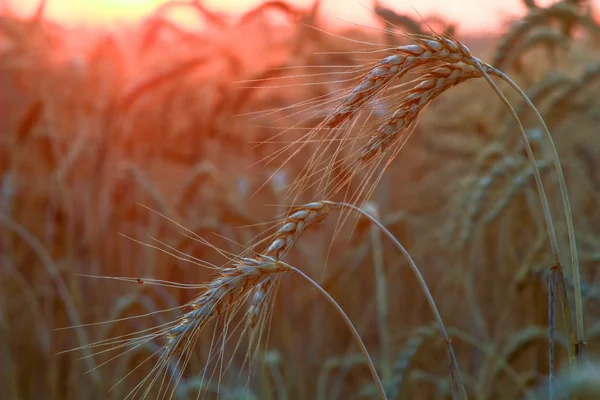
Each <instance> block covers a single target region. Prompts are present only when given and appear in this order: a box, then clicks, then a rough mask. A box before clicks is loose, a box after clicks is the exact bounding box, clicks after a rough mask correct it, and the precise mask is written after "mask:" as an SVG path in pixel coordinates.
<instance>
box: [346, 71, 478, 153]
mask: <svg viewBox="0 0 600 400" xmlns="http://www.w3.org/2000/svg"><path fill="white" fill-rule="evenodd" d="M480 76H481V72H480V71H479V70H478V69H477V68H476V67H475V66H473V65H468V64H465V63H462V62H461V63H455V64H448V65H446V66H444V67H440V68H437V69H435V70H434V71H432V72H429V73H426V74H424V75H422V76H421V77H420V78H419V79H418V81H417V82H418V83H417V85H416V86H415V87H414V88H413V89H410V90H409V91H408V92H407V94H406V96H405V97H404V98H403V99H402V100H401V102H400V103H399V104H398V105H397V109H396V111H394V113H392V115H390V116H389V117H388V118H387V120H386V121H385V122H384V123H383V124H381V125H380V126H379V128H377V131H376V133H375V134H374V135H373V136H371V138H370V139H369V141H368V142H367V144H365V145H364V146H363V147H362V149H361V150H360V153H359V157H358V159H359V160H360V161H364V162H368V161H371V160H373V159H374V158H375V157H376V156H377V155H378V154H381V153H383V152H385V150H387V148H388V147H389V146H390V145H391V144H392V143H393V142H395V140H396V139H397V138H398V137H399V136H400V134H401V133H402V132H405V131H409V130H410V129H411V128H412V127H413V125H414V123H415V122H416V121H417V120H418V118H419V116H420V114H421V113H422V112H423V111H424V110H425V108H426V107H427V106H428V105H429V103H431V101H432V100H433V99H435V98H436V97H438V96H439V95H441V94H442V93H444V92H445V91H447V90H449V89H450V88H452V87H453V86H456V85H458V84H459V83H461V82H464V81H465V80H467V79H471V78H476V77H480Z"/></svg>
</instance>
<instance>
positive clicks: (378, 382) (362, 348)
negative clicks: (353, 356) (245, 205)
mask: <svg viewBox="0 0 600 400" xmlns="http://www.w3.org/2000/svg"><path fill="white" fill-rule="evenodd" d="M290 267H291V269H292V271H293V272H294V273H296V274H297V275H299V276H301V277H302V278H304V279H305V280H306V281H308V282H309V283H310V284H311V285H313V286H314V287H315V288H316V289H317V290H318V291H319V292H321V294H322V295H323V296H325V297H326V298H327V300H328V301H329V302H330V303H331V305H332V306H334V307H335V309H336V311H337V312H338V313H339V314H340V316H341V317H342V319H343V320H344V322H345V323H346V325H347V326H348V329H350V332H352V336H354V339H355V340H356V343H357V344H358V346H359V347H360V351H361V352H362V353H363V355H364V356H365V358H366V359H367V365H368V366H369V371H370V372H371V376H372V377H373V381H375V386H377V391H378V392H379V397H380V398H381V400H387V396H386V395H385V389H384V388H383V384H382V383H381V379H379V375H377V369H376V368H375V364H374V363H373V360H372V359H371V356H370V355H369V352H368V351H367V347H366V346H365V344H364V342H363V341H362V339H361V338H360V335H359V334H358V331H357V330H356V328H355V327H354V325H353V324H352V321H350V318H348V315H346V313H345V312H344V310H343V309H342V307H340V305H339V304H338V303H337V302H336V301H335V300H334V298H333V297H331V295H330V294H329V293H327V291H326V290H325V289H323V288H322V287H321V285H319V284H318V283H317V282H315V281H314V280H313V279H312V278H311V277H309V276H308V275H306V274H305V273H304V272H302V271H300V270H299V269H298V268H296V267H293V266H291V265H290Z"/></svg>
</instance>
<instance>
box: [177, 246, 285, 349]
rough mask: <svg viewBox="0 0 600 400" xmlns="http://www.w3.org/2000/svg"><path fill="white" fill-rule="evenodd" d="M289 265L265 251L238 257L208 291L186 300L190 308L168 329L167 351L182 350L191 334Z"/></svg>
mask: <svg viewBox="0 0 600 400" xmlns="http://www.w3.org/2000/svg"><path fill="white" fill-rule="evenodd" d="M290 268H291V267H290V266H289V265H288V264H285V263H283V262H280V261H277V260H275V259H274V258H272V257H269V256H265V255H258V256H256V257H255V258H242V259H240V260H237V261H235V262H234V264H233V267H231V268H222V269H221V270H220V275H221V276H219V277H218V278H216V279H215V280H213V281H212V282H211V283H210V284H208V285H207V290H206V292H204V293H202V294H201V295H200V296H198V297H197V298H195V299H194V300H192V301H191V302H189V303H188V304H187V307H188V308H189V309H190V311H188V312H186V313H185V314H183V315H182V316H181V317H180V318H179V323H178V324H177V326H175V327H174V328H172V329H171V330H169V332H168V333H167V339H168V343H167V345H166V351H167V352H168V353H175V352H180V351H181V350H182V347H183V346H186V345H187V344H188V343H189V341H190V339H189V335H194V334H196V333H197V332H199V331H200V330H201V329H202V328H203V327H204V326H205V325H206V323H207V322H208V321H210V320H211V319H212V318H215V317H217V316H219V315H221V314H222V313H223V312H225V311H226V310H227V309H228V308H230V307H231V306H232V305H233V304H235V303H236V302H238V301H240V300H243V299H244V298H245V295H246V294H248V293H249V292H250V291H252V290H253V289H254V288H255V287H256V285H257V284H258V283H259V282H260V281H261V280H263V279H265V277H266V276H271V275H274V274H279V273H282V272H290V271H291V269H290Z"/></svg>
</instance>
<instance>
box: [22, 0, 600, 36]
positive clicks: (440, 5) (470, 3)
mask: <svg viewBox="0 0 600 400" xmlns="http://www.w3.org/2000/svg"><path fill="white" fill-rule="evenodd" d="M185 1H189V0H185ZM313 1H314V0H288V1H287V2H288V3H289V4H293V5H296V6H298V7H308V6H310V5H311V4H312V3H313ZM554 1H555V0H537V3H538V4H539V5H547V4H550V3H552V2H554ZM39 2H40V0H12V2H11V4H12V7H13V8H17V9H19V10H22V11H23V12H25V11H26V10H33V9H35V7H36V5H37V4H38V3H39ZM167 2H168V0H47V6H46V9H47V10H46V12H47V15H48V16H50V17H51V18H52V19H55V20H58V21H60V22H62V23H65V24H85V25H90V24H91V25H95V24H114V23H119V22H135V21H136V20H140V19H142V18H144V17H146V16H147V15H149V14H151V13H152V12H153V10H155V9H156V8H157V7H159V6H160V5H162V4H165V3H167ZM200 2H201V3H202V4H203V5H205V6H206V7H208V8H209V9H211V10H215V11H223V12H227V13H231V14H241V13H243V12H245V11H246V10H249V9H251V8H252V7H255V6H257V5H258V4H260V3H261V2H262V0H200ZM380 3H381V4H383V5H386V6H388V7H393V8H394V9H395V10H397V11H399V12H403V13H408V14H409V15H412V16H414V17H418V14H421V15H423V16H427V15H431V14H435V15H438V16H442V17H444V18H445V19H448V20H450V21H453V22H456V23H458V25H460V26H461V29H462V30H463V31H494V30H496V29H497V28H499V27H500V26H501V25H502V23H503V22H504V21H505V20H506V19H508V18H510V17H514V16H518V15H521V14H523V12H524V6H523V4H522V0H486V1H481V0H452V1H448V0H380ZM593 3H594V4H595V5H598V4H600V0H594V1H593ZM373 4H374V3H373V1H372V0H323V1H322V13H323V15H326V16H328V17H331V18H330V19H329V21H333V22H341V21H340V20H345V21H351V22H352V23H358V24H372V23H373V21H374V19H373V14H372V12H370V11H369V8H371V7H373ZM178 18H180V19H181V20H182V21H183V22H184V23H189V19H187V18H185V16H178Z"/></svg>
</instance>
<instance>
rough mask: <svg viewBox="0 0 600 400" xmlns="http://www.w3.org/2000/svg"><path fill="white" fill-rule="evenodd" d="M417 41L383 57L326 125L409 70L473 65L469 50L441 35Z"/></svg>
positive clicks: (348, 113) (345, 115) (335, 123)
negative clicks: (434, 65)
mask: <svg viewBox="0 0 600 400" xmlns="http://www.w3.org/2000/svg"><path fill="white" fill-rule="evenodd" d="M413 39H414V40H415V42H416V44H411V45H406V46H399V47H396V48H393V49H392V50H393V51H394V52H396V53H399V54H395V55H391V56H388V57H385V58H383V59H382V60H380V61H379V62H377V63H376V65H375V67H374V68H373V69H372V70H371V71H369V73H368V74H367V75H366V76H365V77H364V78H363V79H362V80H361V82H360V84H358V85H357V86H356V87H355V88H354V89H352V90H351V91H350V92H349V93H348V95H347V96H345V97H344V98H343V100H342V101H341V102H340V105H339V106H338V107H337V108H336V109H335V110H334V111H333V112H332V113H331V114H330V115H329V116H328V117H327V119H326V121H325V127H328V128H334V127H337V126H339V125H340V124H341V123H342V122H344V121H346V120H348V119H350V118H352V117H353V116H354V115H356V113H357V112H358V111H359V110H360V109H362V108H363V107H364V106H365V105H366V104H368V103H369V101H370V100H372V99H373V98H374V97H375V96H377V95H379V94H381V91H382V90H383V89H385V88H386V87H388V85H389V83H390V82H391V81H392V80H394V79H400V78H401V77H403V76H404V75H406V73H407V72H409V71H410V70H412V69H414V68H416V67H419V66H421V65H424V64H428V63H431V62H434V61H445V62H450V63H455V62H463V63H465V64H473V65H474V63H473V61H472V60H473V57H472V56H471V52H470V51H469V49H467V48H466V47H465V46H464V45H462V43H460V42H458V41H455V40H451V39H448V38H443V37H441V36H440V37H417V36H415V37H414V38H413Z"/></svg>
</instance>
